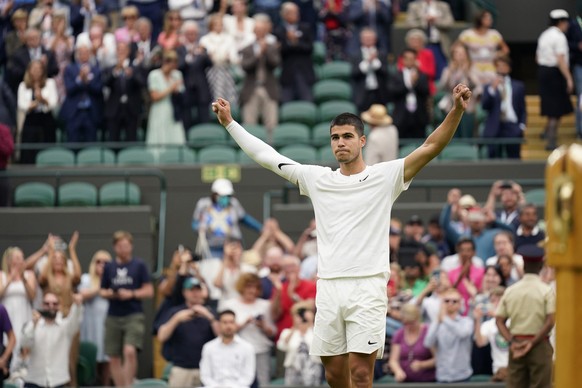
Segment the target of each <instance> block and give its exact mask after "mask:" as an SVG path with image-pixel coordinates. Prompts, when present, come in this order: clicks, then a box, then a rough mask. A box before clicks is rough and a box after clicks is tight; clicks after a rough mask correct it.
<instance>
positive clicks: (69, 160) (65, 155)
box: [36, 147, 75, 167]
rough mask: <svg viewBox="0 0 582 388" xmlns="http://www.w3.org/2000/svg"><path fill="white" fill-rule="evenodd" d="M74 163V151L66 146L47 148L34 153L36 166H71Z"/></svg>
mask: <svg viewBox="0 0 582 388" xmlns="http://www.w3.org/2000/svg"><path fill="white" fill-rule="evenodd" d="M74 165H75V153H74V152H73V151H71V150H70V149H67V148H62V147H52V148H47V149H44V150H42V151H40V152H39V153H38V154H37V155H36V166H37V167H72V166H74Z"/></svg>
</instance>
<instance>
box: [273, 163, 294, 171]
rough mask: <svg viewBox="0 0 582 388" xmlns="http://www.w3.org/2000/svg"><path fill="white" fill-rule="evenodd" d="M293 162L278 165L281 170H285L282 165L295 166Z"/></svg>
mask: <svg viewBox="0 0 582 388" xmlns="http://www.w3.org/2000/svg"><path fill="white" fill-rule="evenodd" d="M293 165H294V164H293V163H279V165H278V166H277V167H279V170H281V171H283V169H282V168H281V167H283V166H293Z"/></svg>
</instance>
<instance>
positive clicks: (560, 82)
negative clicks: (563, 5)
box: [536, 9, 574, 150]
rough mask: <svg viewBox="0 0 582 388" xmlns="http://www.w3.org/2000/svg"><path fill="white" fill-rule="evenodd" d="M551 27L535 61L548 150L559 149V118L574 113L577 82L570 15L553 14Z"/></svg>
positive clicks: (543, 38) (543, 35) (563, 13)
mask: <svg viewBox="0 0 582 388" xmlns="http://www.w3.org/2000/svg"><path fill="white" fill-rule="evenodd" d="M549 16H550V27H548V28H547V29H546V30H545V31H544V32H542V34H541V35H540V37H539V38H538V47H537V51H536V60H537V63H538V84H539V88H540V97H541V115H542V116H547V117H548V122H547V124H546V127H545V131H544V136H545V138H547V139H548V142H547V144H546V149H547V150H553V149H554V148H556V145H557V143H556V138H557V133H558V127H559V126H560V118H561V117H562V116H564V115H567V114H569V113H572V111H573V108H572V103H571V101H570V94H571V93H572V91H573V90H574V81H573V80H572V74H570V61H569V48H568V39H566V35H564V34H565V32H566V31H567V30H568V26H569V24H570V22H569V15H568V12H566V11H565V10H563V9H555V10H553V11H552V12H550V15H549Z"/></svg>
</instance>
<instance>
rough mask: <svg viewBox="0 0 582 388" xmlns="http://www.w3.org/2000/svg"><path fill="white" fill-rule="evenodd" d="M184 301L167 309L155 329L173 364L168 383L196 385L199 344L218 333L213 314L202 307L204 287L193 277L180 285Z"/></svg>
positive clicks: (186, 385) (182, 385)
mask: <svg viewBox="0 0 582 388" xmlns="http://www.w3.org/2000/svg"><path fill="white" fill-rule="evenodd" d="M182 294H183V295H184V300H185V303H184V304H182V305H180V306H177V307H174V308H172V309H170V310H169V311H168V313H167V314H166V316H165V319H164V318H162V321H163V322H164V321H165V323H163V324H162V326H160V328H159V329H158V340H159V341H160V342H162V343H164V344H166V345H168V349H167V350H168V352H167V353H168V354H166V355H167V356H168V361H170V362H172V363H173V366H172V369H171V370H170V377H169V381H168V385H169V386H170V387H196V386H199V385H200V384H201V381H200V357H201V356H202V346H204V344H205V343H206V342H208V341H210V340H212V339H214V338H215V336H216V333H218V326H217V321H216V319H215V318H214V315H212V313H211V312H210V311H209V310H208V309H207V308H206V307H204V306H203V303H204V299H205V290H204V287H203V285H202V283H201V282H200V280H198V279H197V278H195V277H189V278H186V280H184V282H183V284H182Z"/></svg>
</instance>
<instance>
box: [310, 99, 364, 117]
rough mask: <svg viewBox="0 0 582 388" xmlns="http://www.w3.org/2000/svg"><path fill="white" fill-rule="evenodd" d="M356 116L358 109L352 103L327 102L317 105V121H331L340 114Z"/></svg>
mask: <svg viewBox="0 0 582 388" xmlns="http://www.w3.org/2000/svg"><path fill="white" fill-rule="evenodd" d="M344 112H348V113H353V114H357V113H358V109H357V108H356V105H354V103H353V102H349V101H337V100H335V101H327V102H324V103H323V104H321V105H319V121H328V122H329V121H331V120H333V118H334V117H336V116H337V115H338V114H340V113H344Z"/></svg>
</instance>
